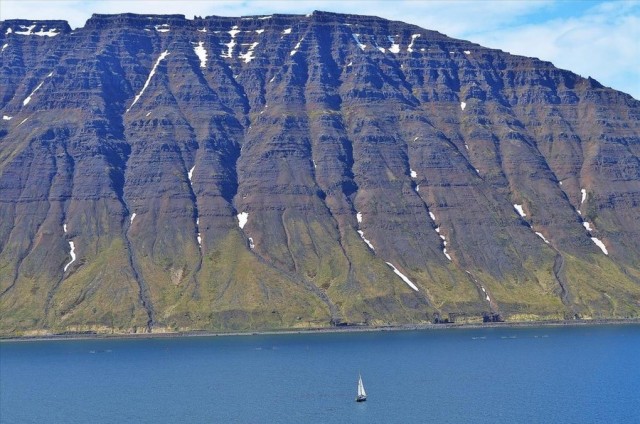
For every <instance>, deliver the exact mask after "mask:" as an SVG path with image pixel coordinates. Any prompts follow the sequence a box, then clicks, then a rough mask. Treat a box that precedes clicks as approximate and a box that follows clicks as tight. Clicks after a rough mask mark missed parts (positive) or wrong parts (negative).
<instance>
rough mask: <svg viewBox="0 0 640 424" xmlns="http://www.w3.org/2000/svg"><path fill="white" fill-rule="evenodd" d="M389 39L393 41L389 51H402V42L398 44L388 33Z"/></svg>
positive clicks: (396, 52)
mask: <svg viewBox="0 0 640 424" xmlns="http://www.w3.org/2000/svg"><path fill="white" fill-rule="evenodd" d="M387 40H389V42H390V43H391V47H389V51H390V52H391V53H395V54H398V53H400V44H396V41H395V40H394V39H393V37H392V36H391V35H387Z"/></svg>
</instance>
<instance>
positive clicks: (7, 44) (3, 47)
mask: <svg viewBox="0 0 640 424" xmlns="http://www.w3.org/2000/svg"><path fill="white" fill-rule="evenodd" d="M7 47H9V43H6V44H3V45H2V51H4V49H6V48H7Z"/></svg>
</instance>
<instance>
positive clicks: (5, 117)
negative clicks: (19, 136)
mask: <svg viewBox="0 0 640 424" xmlns="http://www.w3.org/2000/svg"><path fill="white" fill-rule="evenodd" d="M2 119H3V120H4V121H11V120H12V119H13V116H8V115H2Z"/></svg>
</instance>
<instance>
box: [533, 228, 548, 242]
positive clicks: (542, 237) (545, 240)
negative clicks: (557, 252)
mask: <svg viewBox="0 0 640 424" xmlns="http://www.w3.org/2000/svg"><path fill="white" fill-rule="evenodd" d="M536 234H537V235H538V237H540V238H541V239H542V240H544V242H545V243H547V244H549V240H547V239H546V238H545V236H543V235H542V233H539V232H537V231H536Z"/></svg>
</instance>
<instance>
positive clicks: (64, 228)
mask: <svg viewBox="0 0 640 424" xmlns="http://www.w3.org/2000/svg"><path fill="white" fill-rule="evenodd" d="M62 231H64V232H65V233H66V232H67V224H62Z"/></svg>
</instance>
